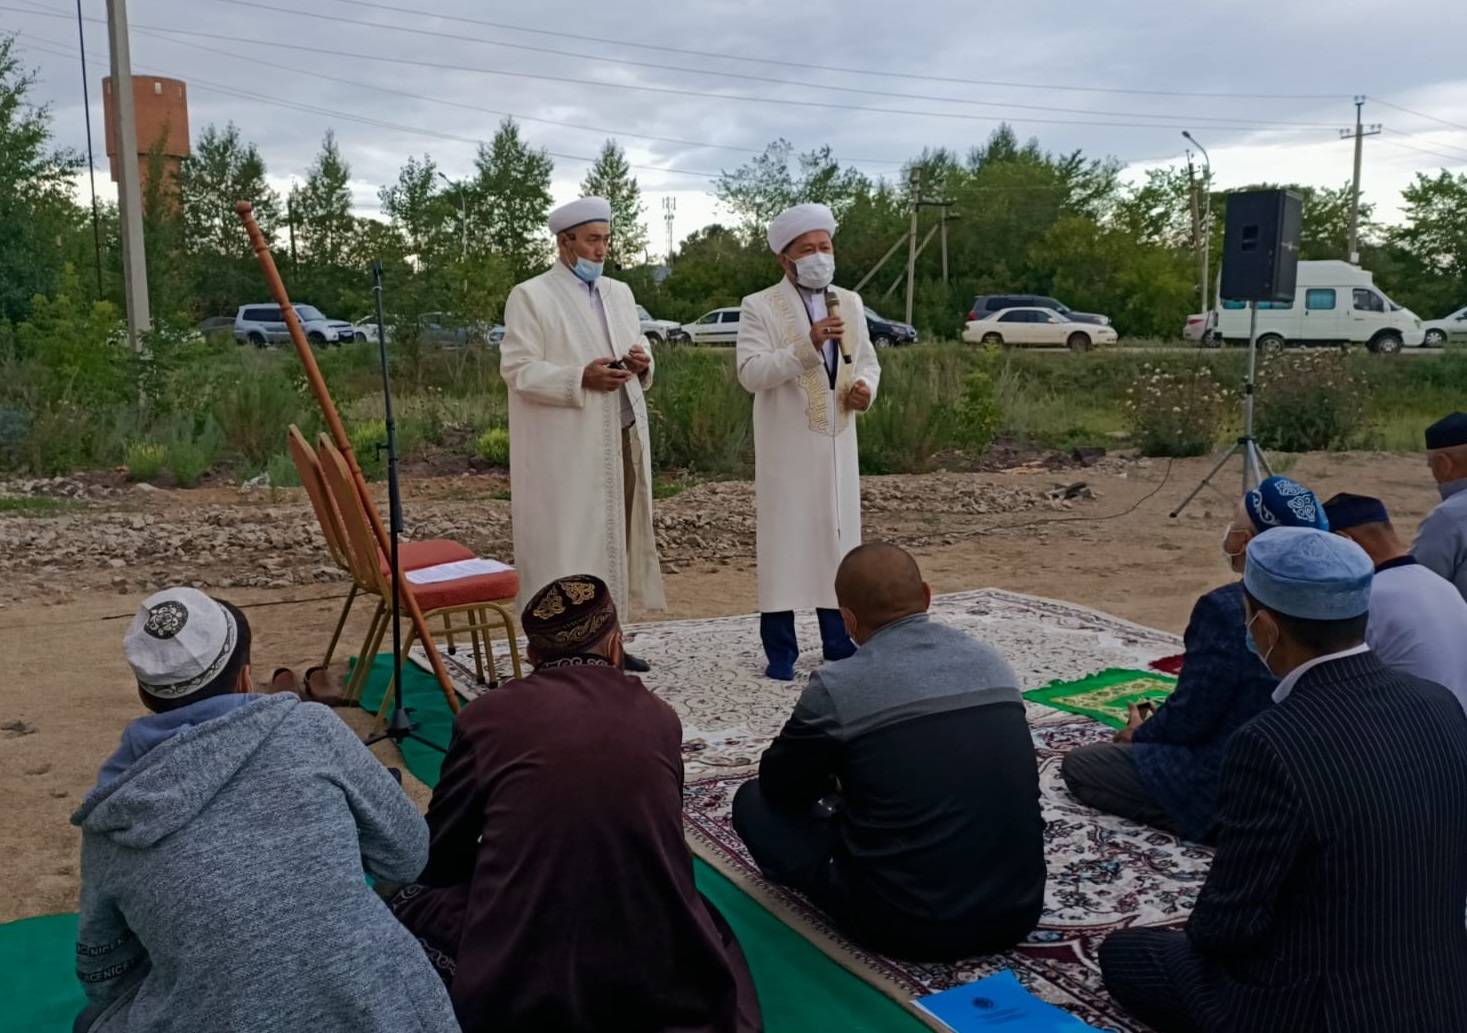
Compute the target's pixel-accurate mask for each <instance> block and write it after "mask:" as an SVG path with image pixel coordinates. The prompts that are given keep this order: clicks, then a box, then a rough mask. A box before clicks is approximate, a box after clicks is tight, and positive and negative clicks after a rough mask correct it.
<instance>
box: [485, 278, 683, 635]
mask: <svg viewBox="0 0 1467 1033" xmlns="http://www.w3.org/2000/svg"><path fill="white" fill-rule="evenodd" d="M598 286H599V290H600V292H601V301H602V306H603V308H604V309H605V312H606V326H605V327H604V328H603V327H602V325H601V319H600V317H599V316H598V315H597V313H596V310H595V309H594V308H593V307H592V306H591V301H590V298H589V296H588V294H587V291H586V288H585V287H584V285H582V284H581V282H580V281H579V280H578V279H577V278H576V276H575V274H574V273H572V272H571V271H570V270H569V269H568V268H566V267H565V265H563V264H562V263H560V262H557V263H556V264H555V265H554V266H553V267H552V268H551V269H550V271H548V272H546V273H542V274H541V275H539V276H537V277H535V278H534V279H531V280H527V281H525V282H524V283H522V284H520V285H518V286H517V287H515V289H514V290H513V291H511V292H510V295H509V300H508V302H507V303H506V304H505V310H504V327H505V333H504V341H503V343H502V344H501V345H500V358H499V369H500V373H501V374H502V375H503V377H504V382H505V383H506V384H507V385H508V386H509V435H510V450H509V470H510V499H511V502H510V512H511V515H512V517H513V520H514V559H515V567H516V569H517V570H518V572H519V576H520V605H521V607H523V605H524V603H525V602H527V601H528V600H529V598H530V596H531V595H533V594H534V593H535V592H537V591H539V590H540V589H541V588H543V587H544V586H545V585H547V584H549V583H550V582H551V581H553V580H555V579H556V578H558V577H564V576H566V575H569V574H594V575H595V576H596V577H599V578H601V579H602V580H603V581H605V582H606V584H607V586H608V587H609V588H610V589H611V593H612V596H613V598H614V599H615V600H616V606H617V610H618V612H620V613H621V614H622V615H623V617H627V616H629V614H630V608H629V605H628V604H629V603H630V602H631V601H632V599H633V598H634V597H635V598H636V599H637V600H638V601H639V602H640V603H641V604H642V605H643V606H644V607H646V608H647V609H654V610H660V609H663V608H664V607H665V606H666V602H665V599H664V596H663V589H662V571H661V568H660V567H659V565H658V561H657V543H656V540H655V538H654V536H653V530H652V460H651V455H650V452H649V449H648V436H647V403H646V399H645V398H644V397H643V391H644V390H645V389H646V388H647V387H650V386H651V383H652V373H653V370H652V368H651V367H649V368H648V370H647V372H646V373H644V374H643V375H642V376H641V378H639V379H633V380H632V381H631V382H630V383H629V384H628V385H627V389H628V392H629V393H630V396H631V403H632V409H633V411H634V412H635V414H636V423H635V424H634V425H633V427H632V439H633V442H634V445H633V451H632V460H633V468H634V470H635V471H636V476H637V487H636V497H635V499H634V501H633V503H632V514H631V520H630V531H631V534H630V536H628V534H627V530H628V521H627V517H626V500H625V495H624V493H623V490H624V489H623V481H622V455H621V441H622V427H621V423H622V417H621V412H622V394H621V392H620V391H612V392H600V391H586V390H584V389H583V388H582V387H581V376H582V374H583V373H584V371H585V368H586V366H587V364H589V363H590V362H592V361H593V360H595V359H598V358H620V357H621V356H623V355H625V354H626V353H627V352H628V351H630V350H631V349H632V347H633V346H635V345H638V344H642V345H644V346H645V344H646V341H645V339H644V338H643V336H642V330H641V324H640V321H639V319H638V317H637V310H636V301H635V299H634V298H633V296H632V291H631V288H629V287H628V286H627V285H626V284H624V283H621V282H619V281H616V280H608V279H606V278H605V277H602V278H601V279H600V280H599V282H598ZM608 330H609V332H610V337H609V338H608V336H607V334H608ZM629 537H630V540H629Z"/></svg>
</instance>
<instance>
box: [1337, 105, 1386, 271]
mask: <svg viewBox="0 0 1467 1033" xmlns="http://www.w3.org/2000/svg"><path fill="white" fill-rule="evenodd" d="M1364 107H1365V98H1364V97H1356V98H1355V129H1354V131H1353V132H1352V131H1351V130H1349V129H1341V130H1340V139H1342V140H1348V139H1349V138H1350V137H1352V136H1353V137H1354V138H1355V178H1354V179H1353V180H1352V181H1351V185H1350V243H1349V245H1348V247H1347V248H1346V251H1347V252H1348V253H1349V261H1350V264H1351V265H1359V264H1360V158H1361V153H1362V151H1364V149H1365V148H1364V144H1365V138H1366V137H1367V136H1375V135H1377V134H1379V133H1380V130H1381V127H1380V124H1379V123H1375V124H1374V125H1371V126H1369V127H1368V128H1367V127H1366V126H1364V125H1362V124H1361V122H1360V115H1361V110H1362V109H1363V108H1364Z"/></svg>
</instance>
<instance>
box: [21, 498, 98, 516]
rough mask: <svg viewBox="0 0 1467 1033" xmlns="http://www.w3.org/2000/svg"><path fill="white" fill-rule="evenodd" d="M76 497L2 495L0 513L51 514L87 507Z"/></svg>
mask: <svg viewBox="0 0 1467 1033" xmlns="http://www.w3.org/2000/svg"><path fill="white" fill-rule="evenodd" d="M85 508H86V503H84V502H79V501H77V500H76V499H54V498H51V497H50V496H48V495H0V513H5V514H15V515H19V516H51V515H52V514H54V513H71V512H75V511H76V510H78V509H85Z"/></svg>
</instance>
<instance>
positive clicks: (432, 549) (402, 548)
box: [382, 538, 474, 574]
mask: <svg viewBox="0 0 1467 1033" xmlns="http://www.w3.org/2000/svg"><path fill="white" fill-rule="evenodd" d="M397 558H398V561H399V562H401V563H402V569H403V570H422V569H423V568H424V567H436V566H438V564H440V563H457V562H458V561H459V560H471V559H473V558H474V550H472V549H470V548H468V547H466V546H463V545H460V544H459V543H458V542H453V541H449V540H448V539H447V538H430V539H428V540H427V541H422V542H398V544H397ZM391 566H392V561H391V559H390V558H389V557H388V556H386V555H384V556H383V557H382V573H384V574H388V573H391Z"/></svg>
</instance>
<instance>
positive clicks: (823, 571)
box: [736, 280, 881, 613]
mask: <svg viewBox="0 0 1467 1033" xmlns="http://www.w3.org/2000/svg"><path fill="white" fill-rule="evenodd" d="M836 295H837V297H838V298H839V299H840V305H841V315H842V317H843V318H844V320H845V325H846V335H847V340H848V342H849V345H850V348H851V352H852V361H851V362H850V363H846V362H844V361H840V360H837V363H838V364H837V373H836V377H837V379H836V385H835V388H834V389H833V390H832V388H831V386H830V379H829V374H828V373H827V372H826V367H825V360H824V357H823V356H822V355H821V353H820V352H819V351H817V350H816V348H815V346H814V345H813V344H811V343H810V317H809V315H808V313H807V312H806V310H805V303H804V300H803V298H802V297H801V296H800V292H799V290H798V289H797V288H796V287H795V286H794V284H792V283H790V282H789V281H788V280H783V281H781V282H780V283H779V284H778V285H776V286H774V287H771V288H769V289H768V290H765V291H761V292H759V293H758V294H751V295H749V296H748V297H747V298H745V299H744V304H743V309H742V311H741V313H740V315H739V338H738V350H737V359H736V361H737V363H738V372H739V383H741V384H743V385H744V388H745V389H746V390H748V391H750V392H752V393H753V395H754V485H755V493H756V498H757V503H756V505H757V509H758V515H759V527H758V547H757V551H758V561H759V609H760V611H761V612H763V613H778V612H782V611H784V610H811V609H817V608H829V609H834V608H835V606H836V602H835V572H836V568H838V567H839V566H840V561H841V560H842V559H844V558H845V555H846V553H848V552H850V551H851V550H852V549H854V548H855V547H856V546H857V545H860V544H861V479H860V462H859V457H858V456H857V452H856V420H855V415H856V414H855V413H852V412H851V411H850V410H849V409H847V408H846V406H845V401H844V400H845V398H846V395H847V394H848V393H849V391H850V389H851V386H852V385H853V384H854V383H855V382H856V381H857V380H863V381H865V382H866V384H867V385H868V386H869V387H870V388H871V395H872V398H873V400H874V399H875V396H876V388H877V384H878V382H879V381H880V379H881V366H880V365H879V364H878V363H877V361H876V351H875V349H873V348H872V346H871V336H870V333H869V332H868V331H867V329H866V310H865V306H863V305H862V304H861V298H860V296H859V295H858V294H855V293H853V292H851V291H848V290H842V289H837V290H836Z"/></svg>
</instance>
